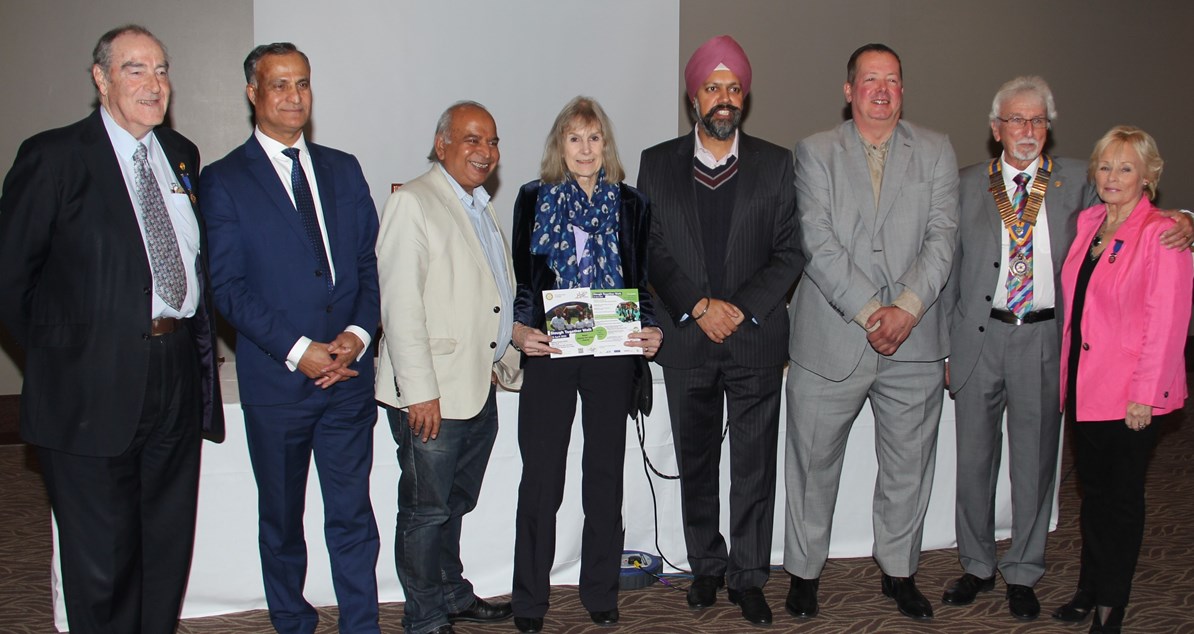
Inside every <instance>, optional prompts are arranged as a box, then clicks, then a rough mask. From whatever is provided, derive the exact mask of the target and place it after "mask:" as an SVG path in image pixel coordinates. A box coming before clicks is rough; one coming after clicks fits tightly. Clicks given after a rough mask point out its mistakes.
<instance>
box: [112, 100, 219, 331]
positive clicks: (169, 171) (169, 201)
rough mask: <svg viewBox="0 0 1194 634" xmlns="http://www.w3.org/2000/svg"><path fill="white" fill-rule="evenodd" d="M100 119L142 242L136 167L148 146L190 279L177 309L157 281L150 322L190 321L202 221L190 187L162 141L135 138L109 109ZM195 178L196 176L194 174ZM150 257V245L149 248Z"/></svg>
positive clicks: (195, 305)
mask: <svg viewBox="0 0 1194 634" xmlns="http://www.w3.org/2000/svg"><path fill="white" fill-rule="evenodd" d="M100 118H101V119H103V121H104V128H105V129H106V130H107V131H108V139H110V140H111V141H112V148H113V150H115V152H116V160H117V162H118V163H120V172H121V174H123V176H124V185H125V187H127V188H128V192H129V200H130V201H131V202H132V203H133V210H134V211H135V212H137V213H136V216H137V227H138V228H140V229H141V241H142V242H145V219H144V218H143V210H142V209H141V198H140V197H139V196H138V195H137V180H136V178H137V177H136V171H135V170H136V166H135V164H134V163H133V155H134V154H136V152H137V147H138V146H139V145H144V146H145V148H146V149H147V150H148V151H149V155H148V157H147V159H146V160H147V162H148V163H149V169H150V171H152V172H153V177H154V179H155V180H156V181H157V183H158V189H160V190H161V192H162V200H163V201H164V202H165V203H166V212H167V213H168V214H169V215H170V224H171V225H173V227H174V235H175V237H176V238H177V240H178V254H179V256H180V257H181V258H182V262H183V267H182V268H183V271H184V272H185V273H186V276H187V294H186V297H184V298H183V300H182V305H181V306H179V308H178V310H175V309H174V308H173V307H171V306H170V305H169V304H167V303H166V302H165V300H163V299H162V298H161V296H159V295H158V292H157V289H158V283H157V280H154V283H153V287H154V293H153V301H152V303H151V306H150V314H149V317H150V319H157V318H158V317H174V318H187V317H192V316H194V315H195V310H196V309H197V308H198V306H199V274H198V272H197V270H196V268H195V267H196V265H197V263H198V256H199V221H198V220H196V219H195V210H194V209H193V208H192V207H191V200H190V195H189V194H188V193H187V191H186V188H184V187H182V184H180V183H179V182H178V177H177V176H175V172H174V169H173V167H172V166H171V165H170V159H168V158H166V153H165V152H164V151H162V146H161V145H159V144H158V139H157V137H156V136H154V134H153V132H152V131H150V132H149V134H146V135H145V136H144V137H143V138H141V139H136V138H133V135H132V134H129V132H128V130H125V129H124V128H122V127H120V125H119V124H117V123H116V121H115V120H114V119H113V118H112V115H110V114H108V111H107V109H105V108H103V107H102V106H101V107H100ZM193 169H195V166H193V165H187V166H185V167H184V169H181V170H180V171H183V172H190V171H191V170H193ZM192 178H194V175H192ZM145 253H146V257H147V258H148V257H149V256H148V253H149V245H148V244H146V245H145Z"/></svg>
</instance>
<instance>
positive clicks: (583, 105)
mask: <svg viewBox="0 0 1194 634" xmlns="http://www.w3.org/2000/svg"><path fill="white" fill-rule="evenodd" d="M586 125H595V126H597V130H598V131H599V132H601V136H602V138H603V141H604V149H603V150H602V152H601V167H602V168H604V169H605V182H607V183H609V184H611V185H616V184H617V183H620V182H622V179H623V178H625V177H626V170H625V169H624V168H623V167H622V161H621V159H619V158H618V145H617V144H616V143H614V128H613V125H612V124H611V123H610V122H609V117H607V116H605V111H604V110H602V109H601V104H599V103H597V100H595V99H593V98H592V97H584V96H580V97H575V98H573V99H572V101H569V102H568V104H567V105H566V106H564V109H563V110H561V111H560V114H558V115H556V120H555V123H553V124H552V125H551V131H550V132H548V133H547V141H546V142H545V143H544V144H543V162H542V163H541V164H540V166H539V179H540V180H542V181H543V182H544V183H562V182H564V181H565V180H567V179H568V176H569V174H568V165H567V164H566V163H565V162H564V138H565V137H566V136H567V135H568V131H569V130H572V129H575V128H577V127H580V126H586Z"/></svg>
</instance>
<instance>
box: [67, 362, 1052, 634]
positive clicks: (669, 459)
mask: <svg viewBox="0 0 1194 634" xmlns="http://www.w3.org/2000/svg"><path fill="white" fill-rule="evenodd" d="M653 368H654V370H655V372H656V376H655V409H654V412H653V413H652V415H651V416H650V417H649V418H647V419H646V423H645V428H646V443H645V444H646V448H647V453H648V455H649V456H650V458H651V461H652V462H653V463H654V464H655V466H656V467H657V468H659V470H660V471H662V472H664V473H675V470H676V458H675V454H674V452H673V449H672V443H671V431H670V425H669V418H668V407H667V397H666V396H665V394H664V389H663V381H662V376H661V371H660V370H659V368H658V367H654V366H653ZM222 373H223V376H224V377H225V378H224V381H223V384H222V385H223V389H224V396H225V405H224V416H225V421H226V424H227V428H228V434H227V439H226V440H225V441H224V442H223V443H222V444H219V445H216V444H212V443H204V445H203V461H202V471H201V474H200V488H199V519H198V530H197V531H196V538H195V555H194V560H193V563H192V566H191V577H190V583H189V585H188V586H187V594H186V599H185V602H184V603H183V609H182V616H183V617H184V618H189V617H198V616H209V615H213V614H223V613H228V612H239V611H243V610H252V609H257V608H264V607H265V593H264V589H263V587H262V581H261V568H260V562H259V559H258V551H257V488H256V486H255V484H254V481H253V472H252V469H251V468H250V465H249V455H248V450H247V448H246V445H245V434H244V415H243V413H242V412H241V408H240V405H239V404H238V403H237V400H238V399H237V390H236V382H235V376H234V372H233V371H232V368H231V367H225V368H223V369H222ZM578 409H579V408H578ZM498 410H499V417H500V430H499V432H498V437H497V442H496V444H495V446H494V449H493V456H492V458H491V459H490V462H489V469H488V471H487V472H486V474H485V483H484V486H483V488H482V490H481V497H480V501H479V503H478V505H477V508H476V510H474V511H473V512H472V513H471V514H469V515H468V516H466V517H465V520H464V531H463V535H462V538H461V556H462V558H463V560H464V565H465V574H466V575H467V576H468V578H469V579H470V580H471V581H472V582H473V584H474V585H475V586H476V590H477V593H478V594H479V595H481V596H494V595H500V594H508V593H509V592H510V583H511V574H512V571H513V560H514V512H515V505H516V502H517V491H518V481H519V477H520V474H521V468H522V465H521V459H520V458H519V454H518V440H517V433H516V432H517V429H516V425H517V420H518V419H517V412H518V395H517V394H512V393H505V392H499V393H498ZM578 415H579V412H578ZM783 421H784V418H783V414H782V413H781V418H780V440H779V451H778V452H777V456H776V461H777V463H778V473H779V478H780V482H779V483H778V484H777V494H776V512H775V527H774V541H773V544H772V548H771V561H772V563H773V564H780V563H782V561H783V528H784V486H783V473H784V470H783V460H784V427H785V425H784V423H783ZM627 424H628V425H629V429H628V433H627V444H626V471H625V491H626V492H625V502H624V510H623V520H624V523H625V527H626V541H625V547H626V549H627V550H641V551H646V552H655V529H654V520H653V518H652V513H653V510H652V508H653V504H652V496H651V489H650V487H649V486H648V483H647V479H646V476H645V475H644V473H643V460H642V456H641V454H640V451H639V447H638V441H637V437H636V434H635V431H634V424H633V423H631V422H628V423H627ZM572 432H573V433H572V442H571V446H570V448H569V462H568V475H567V483H566V489H565V496H564V503H563V505H562V506H561V508H560V512H559V516H558V522H559V524H558V529H557V542H556V563H555V567H554V568H553V569H552V583H553V584H575V583H577V580H578V577H579V573H580V533H581V522H582V512H581V505H580V475H581V474H580V449H581V444H582V441H581V435H580V425H579V423H578V424H575V425H573V428H572ZM374 441H375V443H376V444H375V450H374V463H373V473H372V477H371V486H372V498H373V510H374V513H375V514H376V516H377V524H378V529H379V531H380V532H381V554H380V556H379V557H378V562H377V580H378V591H379V599H380V600H381V601H382V602H391V601H401V600H402V599H403V595H402V588H401V586H400V585H399V584H398V577H397V574H396V573H395V570H394V518H395V514H396V512H397V482H398V475H399V468H398V464H397V458H396V455H395V451H394V450H395V445H394V441H393V439H392V437H391V436H390V430H389V425H388V424H387V422H386V418H385V415H384V414H383V413H380V412H379V415H378V424H377V427H376V429H375V431H374ZM726 442H728V440H727V441H726ZM1004 451H1005V452H1006V451H1007V449H1006V444H1005V447H1004ZM728 456H729V452H728V451H725V450H724V447H723V452H722V464H721V471H722V478H721V482H722V488H721V491H722V531H723V533H728V494H729V457H728ZM954 467H955V439H954V410H953V405H952V401H950V400H949V399H946V401H945V406H944V408H943V413H942V417H941V427H940V431H939V433H938V443H937V471H936V477H935V479H934V484H933V493H932V498H931V501H930V503H929V510H928V518H927V520H926V522H925V531H924V548H925V549H927V550H931V549H937V548H949V547H952V546H953V545H954V543H955V542H954V481H955V468H954ZM876 471H877V463H876V459H875V452H874V421H873V418H872V415H871V412H870V409H869V408H867V407H864V408H863V410H862V413H861V414H860V415H859V417H858V419H857V420H856V421H855V424H854V428H853V430H852V431H851V434H850V441H849V444H848V446H847V449H846V462H845V466H844V468H843V470H842V485H841V489H840V492H839V495H838V501H837V510H836V513H835V516H834V523H833V541H832V547H831V549H830V556H831V557H861V556H869V555H870V554H871V543H872V538H873V534H872V527H871V499H872V494H873V489H874V481H875V473H876ZM652 482H653V484H654V488H655V508H657V510H658V514H659V536H658V543H659V547H660V548H661V549H662V550H663V554H664V555H665V556H667V558H668V559H670V560H671V561H673V562H675V563H676V564H677V565H680V566H685V565H686V564H687V558H686V557H685V550H684V535H683V529H682V523H681V518H680V498H679V492H680V485H679V483H678V482H677V481H675V480H660V479H658V478H654V477H653V478H652ZM999 486H1000V488H999V496H998V499H997V500H996V515H997V536H998V538H1000V539H1004V538H1007V537H1009V536H1010V530H1011V529H1010V526H1011V517H1010V515H1011V510H1010V493H1009V485H1008V479H1007V465H1006V461H1005V463H1004V465H1003V468H1002V469H1001V473H1000V485H999ZM322 524H323V504H322V500H321V498H320V494H319V487H318V482H317V476H316V471H315V468H314V465H312V469H311V479H310V482H309V484H308V488H307V514H306V533H307V548H308V551H309V564H308V571H307V585H306V596H307V598H308V600H309V601H310V602H311V603H312V604H314V605H334V604H335V603H336V597H335V594H334V593H333V591H332V585H331V577H330V571H329V566H328V555H327V550H326V548H325V546H324V539H323V529H322ZM1056 525H1057V506H1056V503H1054V508H1053V520H1052V522H1051V525H1050V529H1051V530H1052V529H1053V528H1055V527H1056ZM54 566H55V571H54V575H53V579H54V610H55V624H56V625H57V626H58V629H59V630H60V631H63V630H65V628H66V611H65V606H64V604H63V602H62V585H61V581H60V579H59V575H58V573H57V543H55V558H54Z"/></svg>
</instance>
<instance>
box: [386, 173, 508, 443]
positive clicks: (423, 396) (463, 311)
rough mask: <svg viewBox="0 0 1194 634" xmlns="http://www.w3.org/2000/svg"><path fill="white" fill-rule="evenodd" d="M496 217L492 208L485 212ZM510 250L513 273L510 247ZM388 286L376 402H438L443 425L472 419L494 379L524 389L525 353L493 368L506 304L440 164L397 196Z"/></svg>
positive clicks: (390, 224) (389, 228)
mask: <svg viewBox="0 0 1194 634" xmlns="http://www.w3.org/2000/svg"><path fill="white" fill-rule="evenodd" d="M486 211H487V212H488V213H489V215H490V217H491V218H494V222H495V224H496V222H497V221H496V216H495V215H494V211H493V205H489V206H488V208H487V210H486ZM502 242H503V250H504V251H505V257H506V262H507V263H508V264H507V267H506V269H507V274H508V275H510V287H511V288H514V278H513V274H512V268H513V267H512V266H510V265H509V262H510V245H509V243H508V241H506V240H505V239H504V238H503V240H502ZM377 269H378V279H379V281H380V286H381V324H382V337H381V343H380V353H379V354H380V359H379V363H378V368H377V390H376V393H377V400H378V401H381V402H382V403H385V404H387V405H391V406H393V407H400V408H404V407H407V406H409V405H411V404H413V403H422V402H424V401H429V400H432V399H437V398H438V399H439V401H440V414H441V415H442V416H443V417H444V418H448V419H457V420H464V419H468V418H472V417H473V416H475V415H476V414H477V413H478V412H480V411H481V408H482V407H483V406H484V405H485V400H486V398H487V397H488V395H489V386H490V383H491V381H492V380H493V379H494V377H496V379H497V381H498V384H499V385H500V386H501V387H503V388H504V389H508V390H516V389H518V388H519V387H521V384H522V371H521V370H520V369H519V353H518V352H517V351H516V350H515V349H514V347H513V346H510V345H508V346H507V347H506V351H505V353H504V354H503V356H502V359H501V361H500V362H498V363H494V361H493V357H494V349H495V347H496V346H497V343H496V342H495V341H494V339H495V338H496V337H497V332H498V324H499V319H501V318H503V317H505V318H506V319H510V318H511V317H510V316H509V315H505V316H503V315H501V314H500V310H501V308H500V305H501V301H500V297H499V295H498V289H497V285H496V284H495V283H494V281H493V273H492V272H491V271H490V268H489V262H488V261H487V260H486V259H485V253H484V251H482V249H481V243H480V241H478V240H477V235H476V232H475V231H474V230H473V226H472V223H471V222H469V219H468V215H467V212H465V210H464V207H463V206H462V205H461V203H460V199H459V198H457V197H456V192H455V191H454V190H453V189H452V185H451V184H450V183H449V182H448V179H447V177H446V176H444V174H443V172H442V171H441V170H440V168H439V167H438V166H432V168H431V169H430V170H429V171H428V172H427V173H425V174H423V175H422V176H420V177H418V178H416V179H414V180H413V181H411V182H409V183H407V184H406V185H404V186H403V187H402V188H401V189H399V190H398V191H396V192H394V193H393V194H391V195H390V198H389V199H388V200H387V201H386V204H385V207H384V208H383V209H382V212H381V227H380V231H379V233H378V238H377Z"/></svg>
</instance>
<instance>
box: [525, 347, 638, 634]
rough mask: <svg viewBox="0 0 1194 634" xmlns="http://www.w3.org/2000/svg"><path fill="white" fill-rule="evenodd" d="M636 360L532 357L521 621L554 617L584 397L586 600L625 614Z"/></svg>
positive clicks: (583, 555) (599, 609) (528, 370)
mask: <svg viewBox="0 0 1194 634" xmlns="http://www.w3.org/2000/svg"><path fill="white" fill-rule="evenodd" d="M634 363H635V362H634V359H633V358H631V357H571V358H561V359H551V358H548V357H528V358H527V360H526V363H525V364H524V366H523V372H524V374H523V384H522V391H521V393H520V394H519V399H518V448H519V452H520V453H521V454H522V481H521V482H520V483H519V485H518V511H517V514H516V520H515V538H514V583H513V595H512V603H513V607H514V615H515V616H520V617H527V618H541V617H543V615H544V614H546V613H547V608H548V591H549V589H550V585H551V566H552V563H553V562H554V561H555V552H556V512H557V511H559V509H560V503H561V502H562V501H563V499H564V475H565V471H566V468H567V465H568V441H569V439H570V437H571V435H572V420H573V418H574V416H575V415H576V396H577V394H578V393H579V394H580V400H581V427H582V431H583V432H584V451H583V453H582V455H581V471H582V473H583V479H582V482H581V506H582V507H583V509H584V514H585V521H584V529H583V531H582V533H581V547H580V548H581V552H580V601H581V604H583V605H584V606H585V609H587V610H589V611H590V612H602V611H606V610H612V609H614V608H616V607H618V575H619V574H620V572H621V560H622V530H623V529H622V466H623V463H624V461H625V458H626V427H627V425H628V417H627V416H628V411H629V409H630V391H631V386H632V384H633V381H634Z"/></svg>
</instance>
